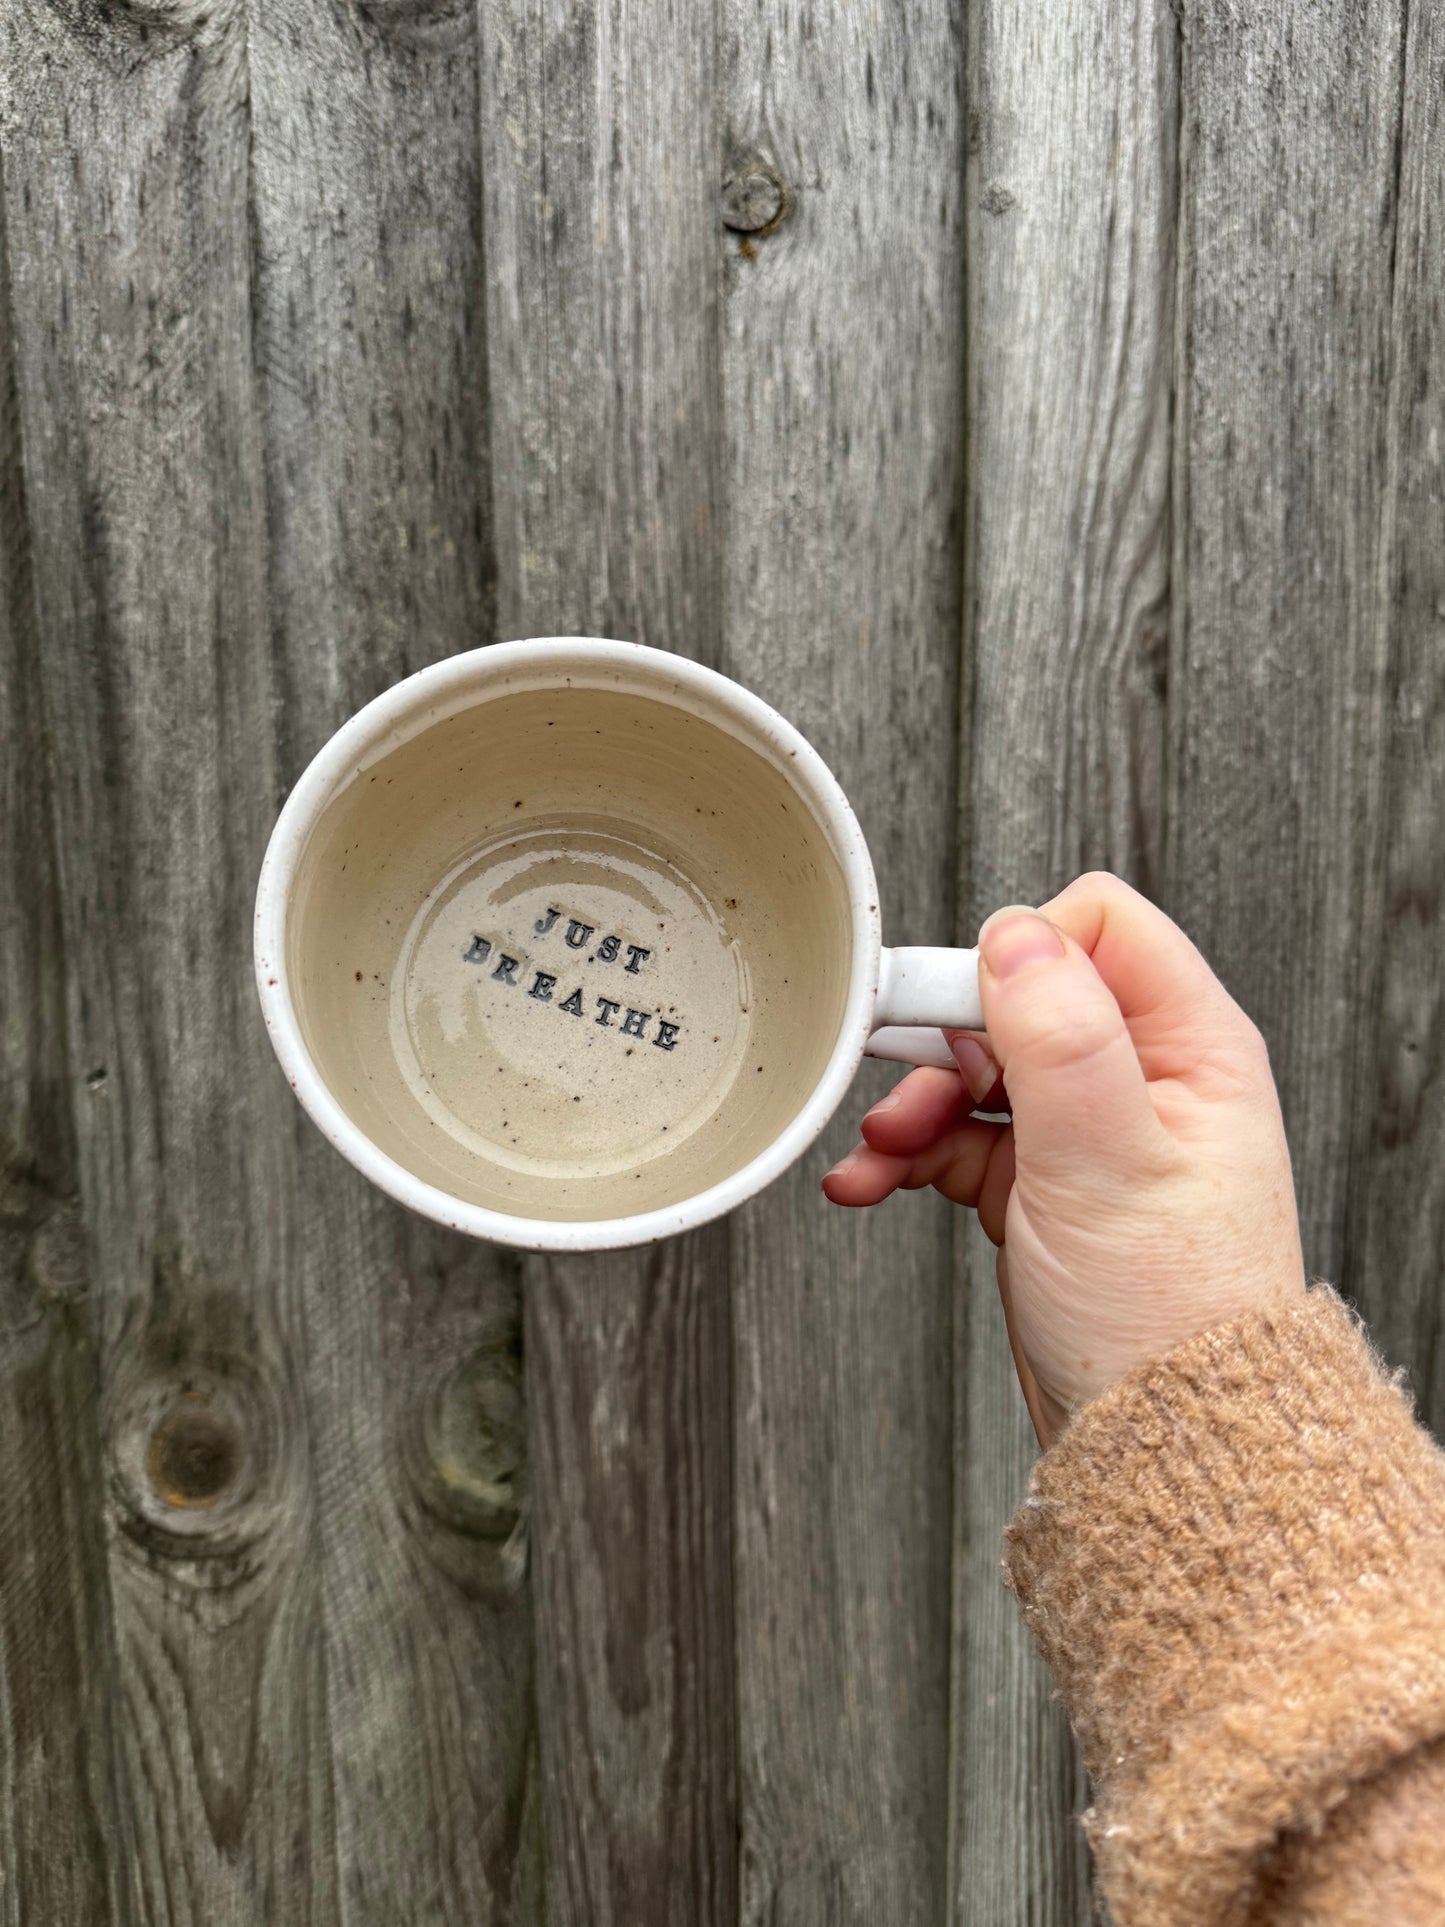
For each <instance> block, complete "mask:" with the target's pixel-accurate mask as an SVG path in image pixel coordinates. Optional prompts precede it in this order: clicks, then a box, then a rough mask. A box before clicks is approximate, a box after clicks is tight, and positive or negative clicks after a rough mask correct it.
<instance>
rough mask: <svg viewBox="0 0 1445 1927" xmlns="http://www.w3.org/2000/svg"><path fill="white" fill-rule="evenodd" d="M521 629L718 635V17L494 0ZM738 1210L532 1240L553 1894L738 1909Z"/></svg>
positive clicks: (639, 1908)
mask: <svg viewBox="0 0 1445 1927" xmlns="http://www.w3.org/2000/svg"><path fill="white" fill-rule="evenodd" d="M482 22H483V24H482V38H483V48H484V66H483V75H484V83H483V108H482V127H483V138H484V144H485V145H484V182H485V190H486V234H487V286H488V342H489V354H490V363H491V396H492V413H491V425H492V444H491V447H492V470H491V472H492V487H493V502H494V510H495V517H496V522H495V526H496V531H497V534H496V543H497V580H498V624H497V632H498V634H499V635H501V636H515V635H529V634H530V635H538V634H584V635H598V636H622V637H627V638H632V639H635V640H638V641H642V642H648V643H652V644H654V645H656V646H659V647H662V648H668V649H675V650H678V651H680V652H681V653H682V654H685V655H689V656H693V657H696V658H699V659H701V660H703V661H705V662H715V661H716V660H717V657H718V652H719V622H720V614H721V608H720V597H719V590H718V583H719V576H720V570H721V549H720V542H721V538H722V529H723V525H722V521H721V516H720V488H719V472H720V464H721V447H722V426H721V420H720V413H719V410H720V392H719V386H718V379H717V297H718V274H719V268H718V248H719V244H720V235H719V224H718V213H717V198H716V197H717V194H718V187H719V162H718V151H717V143H716V139H715V128H714V115H715V101H714V91H713V80H712V74H713V58H714V55H713V34H712V32H711V29H710V27H709V24H708V22H707V20H706V17H705V15H703V14H701V13H699V12H698V11H697V10H695V9H690V8H680V9H676V10H672V11H668V10H664V9H657V8H645V9H644V8H639V7H636V6H633V5H629V4H626V3H625V0H619V3H618V4H612V5H608V6H605V7H600V8H598V7H591V6H585V5H580V4H571V3H570V0H568V3H567V4H563V5H560V6H554V5H546V6H544V5H540V4H538V3H537V0H487V4H486V5H485V6H484V8H483V14H482ZM727 1248H728V1233H727V1231H726V1229H725V1228H723V1229H713V1230H710V1231H708V1232H705V1233H703V1234H701V1235H700V1236H698V1237H696V1238H688V1239H683V1240H679V1241H676V1242H673V1243H670V1244H668V1245H666V1246H663V1247H660V1248H659V1249H658V1251H657V1252H655V1253H646V1252H643V1253H620V1254H617V1255H615V1256H609V1257H606V1258H597V1259H586V1258H583V1259H573V1260H566V1261H563V1260H558V1261H555V1262H549V1263H546V1264H542V1263H539V1262H534V1263H532V1264H529V1265H528V1267H527V1286H526V1290H527V1399H528V1414H529V1428H530V1436H531V1440H532V1452H533V1466H532V1471H533V1487H532V1492H533V1499H532V1503H533V1522H534V1578H535V1588H536V1602H537V1667H538V1674H537V1680H538V1684H537V1697H538V1712H539V1721H540V1754H541V1763H542V1775H543V1782H544V1787H545V1815H546V1833H547V1917H548V1919H549V1920H551V1921H556V1922H567V1921H578V1922H581V1921H587V1922H616V1923H618V1927H630V1924H631V1923H632V1922H634V1921H654V1920H656V1921H673V1920H678V1921H682V1920H686V1921H689V1922H692V1921H696V1922H698V1923H718V1927H722V1924H723V1923H729V1924H730V1923H731V1922H732V1921H733V1920H734V1919H735V1917H736V1864H737V1851H736V1817H735V1795H734V1754H735V1726H734V1717H735V1716H734V1694H733V1651H732V1644H733V1634H732V1551H731V1372H730V1359H729V1355H728V1350H727V1335H728V1280H727V1269H726V1253H727Z"/></svg>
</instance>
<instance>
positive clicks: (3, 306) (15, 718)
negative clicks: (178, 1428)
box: [0, 196, 127, 1927]
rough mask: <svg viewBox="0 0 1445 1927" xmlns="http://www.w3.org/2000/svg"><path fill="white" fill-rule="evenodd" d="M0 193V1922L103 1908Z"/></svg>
mask: <svg viewBox="0 0 1445 1927" xmlns="http://www.w3.org/2000/svg"><path fill="white" fill-rule="evenodd" d="M4 244H5V216H4V204H3V196H0V904H3V905H4V906H5V912H4V914H0V1468H3V1471H0V1588H3V1593H0V1597H3V1601H4V1606H3V1610H0V1922H3V1923H4V1927H23V1923H25V1922H26V1921H31V1920H39V1921H52V1920H53V1921H61V1920H104V1919H110V1918H117V1917H121V1918H125V1917H127V1916H126V1915H125V1914H123V1913H122V1907H123V1904H124V1901H123V1896H124V1888H125V1880H126V1875H125V1861H124V1856H123V1855H122V1853H121V1852H120V1851H119V1841H118V1838H117V1832H118V1827H117V1801H116V1786H115V1754H114V1744H115V1722H114V1718H113V1714H112V1692H113V1685H114V1676H115V1675H114V1655H113V1652H112V1646H111V1627H110V1613H109V1597H108V1586H107V1583H106V1575H105V1564H104V1557H103V1554H102V1552H101V1545H100V1537H101V1523H100V1521H101V1502H102V1483H101V1470H100V1449H99V1447H100V1432H99V1423H98V1418H97V1412H96V1398H95V1331H94V1323H93V1315H94V1306H95V1299H94V1296H93V1295H92V1294H91V1292H90V1291H89V1282H90V1280H89V1267H88V1264H87V1260H86V1253H85V1249H84V1237H83V1233H82V1231H81V1226H80V1220H79V1213H78V1211H77V1209H76V1203H75V1196H74V1193H75V1185H76V1170H75V1143H74V1133H73V1130H72V1126H71V1120H70V1102H69V1095H70V1094H69V1089H68V1078H67V1074H66V1067H65V1012H64V996H63V989H64V975H63V966H62V959H61V949H60V918H59V909H60V905H59V897H58V894H57V889H56V874H55V861H54V856H55V853H54V849H53V842H52V835H51V816H50V801H51V799H50V785H49V773H48V770H47V767H46V765H47V757H46V750H45V728H44V719H43V712H42V707H41V702H40V664H39V660H38V654H39V652H38V631H37V627H36V621H35V595H34V582H33V578H32V572H31V540H30V529H29V517H28V505H27V502H26V497H25V484H24V477H23V473H22V463H21V443H20V421H19V412H18V406H17V395H16V386H15V356H14V343H13V339H12V334H11V328H10V299H9V296H10V289H9V277H8V274H7V271H6V265H5V264H6V259H7V257H8V249H6V247H5V245H4Z"/></svg>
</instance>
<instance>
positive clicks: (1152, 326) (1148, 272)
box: [951, 0, 1177, 1927]
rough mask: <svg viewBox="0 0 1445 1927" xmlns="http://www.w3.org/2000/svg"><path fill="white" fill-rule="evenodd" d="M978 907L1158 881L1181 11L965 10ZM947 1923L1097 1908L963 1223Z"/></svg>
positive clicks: (968, 856)
mask: <svg viewBox="0 0 1445 1927" xmlns="http://www.w3.org/2000/svg"><path fill="white" fill-rule="evenodd" d="M970 20H971V28H970V36H969V46H968V62H967V67H968V88H969V94H968V98H969V127H970V142H969V155H968V173H967V222H968V227H967V246H968V261H969V272H968V312H967V319H966V322H965V335H966V339H967V341H968V344H969V354H968V420H969V473H968V511H967V532H968V534H967V551H966V562H965V569H966V580H967V585H968V600H967V610H966V617H965V649H966V664H967V670H966V675H967V686H966V710H965V716H966V722H965V759H966V761H965V770H966V774H965V779H964V786H963V820H964V824H965V830H964V849H963V871H962V874H963V884H962V902H963V908H964V916H963V919H962V923H961V927H960V932H959V934H960V937H961V939H963V940H967V941H971V940H972V938H973V936H974V934H975V933H976V931H977V928H978V924H979V922H980V920H981V919H982V918H983V917H984V916H986V915H987V914H988V913H989V911H991V910H995V909H997V908H999V907H1000V906H1001V905H1003V904H1005V903H1018V902H1024V903H1038V902H1041V901H1042V900H1044V899H1045V898H1046V897H1048V896H1051V895H1052V894H1053V893H1054V892H1055V891H1056V890H1058V889H1059V888H1061V887H1062V886H1063V884H1065V883H1066V882H1068V881H1069V879H1070V878H1071V877H1073V876H1074V875H1076V874H1078V873H1079V872H1081V871H1083V870H1086V869H1089V868H1094V867H1105V868H1109V869H1113V870H1117V871H1119V872H1120V873H1121V874H1123V875H1125V876H1127V877H1128V878H1129V879H1130V881H1131V882H1133V883H1135V884H1136V885H1137V886H1138V887H1139V888H1141V889H1143V890H1145V891H1151V890H1157V888H1158V887H1159V883H1160V881H1161V863H1162V855H1163V847H1164V807H1163V805H1164V793H1163V788H1164V786H1163V774H1164V748H1165V741H1166V730H1165V700H1166V691H1165V673H1166V669H1167V644H1168V597H1169V477H1170V471H1169V460H1170V417H1169V405H1170V386H1171V374H1172V351H1173V327H1172V288H1173V264H1174V251H1173V249H1174V220H1175V208H1176V197H1175V184H1176V156H1175V146H1174V129H1175V118H1176V111H1177V96H1176V88H1175V64H1176V46H1175V34H1174V22H1173V16H1172V14H1171V13H1170V12H1169V11H1168V9H1165V8H1154V7H1147V6H1144V7H1141V6H1135V5H1133V4H1122V3H1121V4H1111V5H1107V6H1083V5H1067V6H1042V5H1041V6H1031V7H1027V8H1024V9H1019V8H1018V7H1015V6H1008V5H995V4H993V0H985V4H982V5H979V6H977V7H975V8H974V9H972V11H971V16H970ZM960 1260H961V1264H962V1268H963V1272H964V1276H965V1278H966V1281H967V1283H966V1289H965V1296H964V1301H963V1302H964V1318H963V1320H962V1327H961V1333H960V1348H959V1361H958V1368H957V1369H958V1375H959V1383H960V1402H959V1427H958V1453H959V1465H960V1478H959V1490H958V1495H957V1503H958V1510H957V1515H956V1519H957V1523H956V1527H955V1537H956V1551H955V1577H954V1586H955V1592H954V1600H955V1607H954V1614H955V1635H954V1636H955V1654H956V1657H955V1696H954V1720H955V1729H954V1746H953V1821H954V1836H953V1844H954V1866H953V1874H952V1880H951V1890H952V1907H953V1918H954V1919H955V1920H957V1921H959V1922H968V1923H978V1924H979V1927H997V1924H998V1923H1003V1922H1006V1921H1007V1922H1014V1921H1017V1922H1020V1923H1022V1922H1025V1921H1028V1922H1033V1921H1048V1922H1050V1923H1053V1922H1064V1921H1085V1920H1087V1919H1088V1918H1089V1915H1090V1900H1089V1881H1088V1865H1087V1855H1086V1852H1085V1849H1084V1844H1083V1839H1082V1835H1081V1834H1080V1833H1079V1831H1078V1829H1077V1827H1076V1825H1075V1823H1074V1820H1073V1818H1072V1814H1073V1813H1076V1812H1077V1811H1078V1810H1079V1808H1080V1807H1081V1806H1082V1805H1083V1804H1084V1797H1083V1796H1084V1785H1083V1775H1082V1770H1081V1768H1080V1766H1079V1764H1078V1763H1077V1761H1076V1758H1075V1754H1074V1749H1073V1746H1072V1743H1071V1741H1070V1738H1069V1733H1068V1727H1067V1723H1066V1721H1065V1720H1064V1718H1063V1715H1062V1712H1061V1709H1060V1708H1059V1707H1058V1706H1057V1705H1056V1704H1055V1703H1054V1702H1053V1699H1052V1688H1051V1683H1050V1681H1049V1679H1048V1676H1047V1674H1046V1672H1045V1671H1044V1669H1043V1667H1042V1665H1041V1663H1040V1662H1039V1660H1038V1659H1037V1657H1036V1655H1035V1653H1034V1651H1033V1648H1032V1645H1031V1643H1030V1641H1029V1639H1028V1637H1027V1634H1026V1632H1025V1630H1024V1627H1023V1624H1022V1622H1021V1620H1020V1619H1019V1616H1018V1613H1017V1610H1016V1608H1015V1607H1014V1603H1013V1601H1012V1600H1011V1599H1010V1598H1009V1597H1008V1595H1007V1594H1006V1593H1005V1592H1004V1590H1003V1588H1002V1585H1001V1583H1000V1576H999V1552H1000V1538H1001V1533H1002V1529H1003V1525H1004V1523H1005V1520H1006V1519H1007V1517H1008V1515H1009V1513H1010V1512H1011V1511H1012V1510H1013V1508H1014V1506H1015V1505H1017V1504H1018V1502H1019V1500H1020V1499H1021V1498H1022V1496H1023V1493H1024V1490H1025V1487H1026V1483H1027V1477H1028V1468H1029V1466H1030V1464H1031V1463H1032V1461H1033V1458H1034V1456H1035V1454H1036V1450H1037V1448H1036V1445H1035V1443H1034V1438H1033V1432H1032V1428H1031V1427H1030V1425H1029V1422H1028V1419H1027V1416H1026V1414H1025V1412H1024V1409H1023V1402H1022V1399H1021V1397H1020V1395H1019V1391H1018V1386H1017V1382H1016V1379H1015V1376H1014V1372H1013V1368H1012V1361H1011V1359H1010V1356H1009V1351H1008V1343H1007V1338H1006V1335H1005V1332H1004V1326H1003V1318H1002V1314H1001V1312H1000V1309H999V1304H998V1295H997V1291H996V1290H995V1286H994V1263H993V1252H992V1249H991V1248H990V1247H989V1246H988V1245H987V1243H986V1241H985V1240H983V1239H982V1237H981V1236H979V1235H978V1234H977V1229H976V1227H974V1226H967V1227H962V1228H961V1235H960Z"/></svg>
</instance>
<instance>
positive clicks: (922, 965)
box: [863, 945, 984, 1071]
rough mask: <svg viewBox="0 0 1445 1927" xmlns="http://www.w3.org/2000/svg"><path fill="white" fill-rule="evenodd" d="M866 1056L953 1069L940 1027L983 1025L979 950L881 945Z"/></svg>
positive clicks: (950, 1055) (951, 1059)
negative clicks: (886, 947)
mask: <svg viewBox="0 0 1445 1927" xmlns="http://www.w3.org/2000/svg"><path fill="white" fill-rule="evenodd" d="M873 1024H874V1030H873V1035H872V1036H871V1037H870V1038H869V1039H868V1042H867V1043H866V1044H865V1045H864V1046H863V1054H864V1056H865V1057H884V1058H887V1059H888V1060H889V1062H891V1063H894V1064H932V1065H936V1066H937V1067H938V1068H939V1069H941V1070H949V1071H951V1070H954V1069H956V1068H957V1067H956V1065H955V1063H954V1058H953V1052H952V1051H951V1050H950V1049H949V1048H948V1045H947V1044H946V1043H945V1042H944V1040H943V1030H944V1028H945V1027H946V1028H947V1029H949V1030H982V1029H983V1027H984V1024H983V1005H982V1003H981V1002H980V1001H979V994H978V952H977V951H976V950H944V949H937V948H934V947H932V946H929V945H922V946H918V947H914V948H911V949H902V950H885V951H884V952H883V957H882V962H881V966H880V969H879V974H878V1001H877V1003H876V1004H875V1005H874V1008H873Z"/></svg>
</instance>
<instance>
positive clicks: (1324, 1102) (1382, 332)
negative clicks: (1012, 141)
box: [1166, 0, 1404, 1280]
mask: <svg viewBox="0 0 1445 1927" xmlns="http://www.w3.org/2000/svg"><path fill="white" fill-rule="evenodd" d="M1403 17H1404V16H1403V10H1402V7H1401V5H1400V3H1399V0H1371V4H1367V5H1363V6H1356V5H1354V4H1344V0H1329V3H1328V4H1323V5H1315V4H1312V3H1311V0H1281V3H1280V4H1278V5H1275V6H1271V7H1269V8H1267V9H1261V10H1254V9H1234V8H1230V9H1226V8H1219V7H1212V6H1197V7H1196V6H1192V5H1191V6H1186V8H1185V16H1184V32H1183V40H1182V48H1183V57H1182V68H1181V86H1182V103H1183V121H1182V125H1183V137H1182V138H1183V150H1182V154H1183V172H1182V215H1181V246H1182V249H1183V254H1182V259H1181V269H1180V300H1181V304H1182V305H1181V312H1180V317H1179V325H1180V340H1181V348H1182V354H1183V357H1184V361H1185V366H1184V367H1183V368H1182V370H1181V379H1180V388H1179V401H1178V408H1177V421H1178V435H1177V444H1176V474H1175V500H1176V518H1175V527H1176V545H1175V554H1174V559H1173V575H1174V595H1173V620H1174V639H1173V645H1172V654H1173V661H1172V665H1171V676H1170V727H1171V733H1172V745H1171V761H1172V780H1171V787H1170V833H1169V855H1168V883H1167V892H1166V894H1167V907H1168V908H1169V910H1170V911H1171V914H1173V915H1174V916H1176V917H1177V919H1178V920H1179V921H1180V922H1181V923H1182V924H1183V925H1184V927H1185V929H1186V930H1187V931H1188V932H1189V934H1190V936H1191V937H1193V938H1194V940H1195V942H1196V943H1198V944H1199V946H1200V948H1201V949H1202V950H1203V951H1204V954H1205V955H1206V956H1207V957H1208V958H1209V960H1210V962H1211V963H1212V964H1213V965H1214V966H1215V968H1216V970H1218V972H1219V973H1220V975H1221V977H1222V978H1223V979H1224V981H1225V983H1226V984H1227V985H1228V987H1229V989H1230V990H1231V991H1232V992H1233V993H1234V995H1235V996H1236V997H1237V998H1238V999H1239V1001H1240V1002H1241V1003H1242V1004H1243V1005H1244V1007H1245V1009H1246V1010H1248V1012H1249V1013H1250V1015H1251V1016H1252V1017H1253V1018H1254V1019H1255V1020H1256V1022H1257V1023H1258V1024H1259V1025H1260V1028H1261V1029H1262V1030H1263V1032H1264V1034H1265V1037H1266V1039H1267V1041H1268V1043H1269V1046H1270V1054H1271V1060H1272V1063H1273V1067H1274V1073H1275V1078H1276V1081H1277V1082H1278V1084H1279V1087H1280V1093H1281V1098H1282V1101H1283V1105H1284V1113H1285V1122H1286V1125H1287V1127H1288V1129H1289V1133H1290V1143H1291V1148H1292V1150H1293V1152H1294V1156H1295V1166H1296V1170H1295V1177H1296V1187H1297V1191H1298V1194H1299V1201H1300V1215H1301V1224H1302V1229H1303V1233H1304V1248H1305V1263H1306V1265H1307V1266H1308V1267H1309V1269H1310V1270H1311V1272H1312V1273H1313V1274H1314V1275H1316V1276H1322V1277H1326V1278H1330V1279H1334V1280H1337V1279H1339V1277H1340V1276H1341V1269H1342V1265H1343V1260H1344V1248H1343V1238H1344V1224H1345V1214H1346V1197H1347V1191H1348V1159H1349V1152H1350V1139H1351V1135H1352V1125H1351V1121H1350V1119H1351V1102H1352V1097H1353V1094H1354V1066H1355V1050H1354V1024H1355V1022H1356V1018H1357V1007H1356V1003H1355V995H1356V986H1357V984H1358V981H1359V974H1360V970H1361V967H1362V964H1363V961H1364V959H1363V952H1362V938H1361V931H1362V924H1361V916H1360V909H1361V904H1362V902H1363V901H1364V893H1365V887H1366V871H1367V865H1368V862H1369V855H1370V850H1371V836H1372V833H1371V831H1370V829H1369V825H1370V823H1371V819H1372V813H1373V809H1374V802H1373V798H1374V793H1375V789H1376V785H1377V780H1378V772H1379V770H1380V767H1381V765H1380V756H1381V749H1382V743H1381V734H1382V726H1383V718H1382V707H1383V697H1384V679H1385V663H1386V655H1387V645H1386V628H1385V623H1384V619H1383V611H1382V608H1381V597H1380V568H1381V546H1380V543H1381V520H1382V518H1381V503H1382V501H1383V500H1384V496H1385V490H1386V483H1387V468H1386V456H1385V450H1386V433H1385V410H1384V408H1383V406H1382V400H1383V396H1384V392H1385V384H1386V382H1387V380H1388V376H1389V368H1390V338H1391V318H1392V311H1393V297H1392V279H1393V274H1394V261H1395V207H1396V179H1395V177H1396V148H1397V141H1398V136H1399V132H1400V95H1401V64H1400V63H1401V58H1402V45H1401V26H1402V21H1403Z"/></svg>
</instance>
